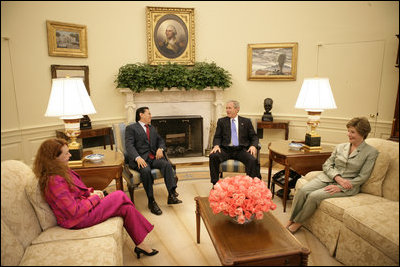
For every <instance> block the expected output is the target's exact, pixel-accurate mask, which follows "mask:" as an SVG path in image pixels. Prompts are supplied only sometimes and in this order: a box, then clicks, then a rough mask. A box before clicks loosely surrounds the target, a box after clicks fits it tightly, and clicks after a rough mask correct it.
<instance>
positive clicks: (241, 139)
mask: <svg viewBox="0 0 400 267" xmlns="http://www.w3.org/2000/svg"><path fill="white" fill-rule="evenodd" d="M239 110H240V105H239V102H238V101H235V100H231V101H229V102H227V103H226V114H227V116H226V117H224V118H220V119H218V122H217V129H216V130H215V135H214V140H213V149H212V150H211V152H210V164H209V165H210V176H211V183H213V184H214V185H215V184H216V183H217V182H218V180H219V177H218V175H219V164H220V163H221V162H224V161H226V160H228V159H236V160H239V161H241V162H242V163H243V164H244V165H245V166H246V174H247V175H248V176H250V177H253V178H254V177H258V178H261V177H260V176H261V175H260V172H259V169H258V164H257V158H256V155H257V148H256V147H257V146H258V137H257V134H256V133H255V131H254V128H253V125H252V124H251V121H250V119H248V118H244V117H241V116H238V115H237V114H238V112H239Z"/></svg>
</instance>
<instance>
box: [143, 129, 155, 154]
mask: <svg viewBox="0 0 400 267" xmlns="http://www.w3.org/2000/svg"><path fill="white" fill-rule="evenodd" d="M145 126H146V135H147V140H149V144H150V129H149V125H148V124H146V125H145ZM149 158H150V159H154V155H153V154H152V153H151V152H150V153H149Z"/></svg>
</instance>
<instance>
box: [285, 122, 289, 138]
mask: <svg viewBox="0 0 400 267" xmlns="http://www.w3.org/2000/svg"><path fill="white" fill-rule="evenodd" d="M288 139H289V125H287V124H286V125H285V140H288Z"/></svg>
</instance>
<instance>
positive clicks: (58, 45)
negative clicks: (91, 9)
mask: <svg viewBox="0 0 400 267" xmlns="http://www.w3.org/2000/svg"><path fill="white" fill-rule="evenodd" d="M46 26H47V44H48V48H49V56H53V57H88V50H87V34H86V26H85V25H78V24H72V23H64V22H58V21H50V20H47V21H46Z"/></svg>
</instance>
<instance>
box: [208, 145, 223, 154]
mask: <svg viewBox="0 0 400 267" xmlns="http://www.w3.org/2000/svg"><path fill="white" fill-rule="evenodd" d="M216 152H218V153H221V148H219V145H215V146H214V147H213V149H212V150H211V152H210V154H212V153H216Z"/></svg>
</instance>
